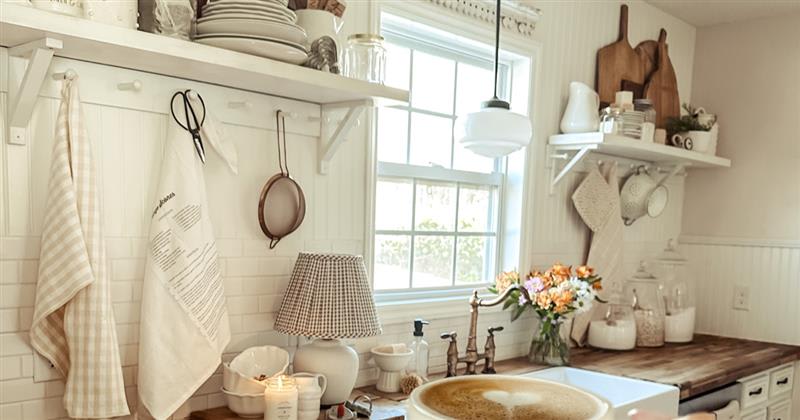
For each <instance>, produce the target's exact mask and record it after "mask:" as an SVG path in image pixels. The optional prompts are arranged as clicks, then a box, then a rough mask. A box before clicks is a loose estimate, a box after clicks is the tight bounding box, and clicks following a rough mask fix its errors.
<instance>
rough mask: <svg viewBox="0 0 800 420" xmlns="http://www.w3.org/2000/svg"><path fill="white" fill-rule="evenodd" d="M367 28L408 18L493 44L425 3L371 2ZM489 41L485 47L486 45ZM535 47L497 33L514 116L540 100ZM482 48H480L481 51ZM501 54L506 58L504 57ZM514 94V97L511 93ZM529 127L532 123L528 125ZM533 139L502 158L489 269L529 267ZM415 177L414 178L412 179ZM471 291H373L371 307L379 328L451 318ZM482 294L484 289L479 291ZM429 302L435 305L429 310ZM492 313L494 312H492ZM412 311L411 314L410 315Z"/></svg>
mask: <svg viewBox="0 0 800 420" xmlns="http://www.w3.org/2000/svg"><path fill="white" fill-rule="evenodd" d="M370 3H371V4H370V13H369V14H370V19H369V21H370V25H369V30H370V31H371V32H372V33H379V32H380V30H381V13H382V12H386V13H390V14H392V15H395V16H398V17H401V18H405V19H409V20H412V21H415V22H418V23H419V24H422V25H426V26H430V27H434V28H438V29H440V30H444V31H447V32H450V33H452V34H453V35H455V36H457V37H460V38H463V39H469V40H473V41H475V43H476V44H479V45H480V44H482V46H483V47H485V46H486V45H487V44H491V42H490V41H491V40H493V39H494V27H493V26H491V25H488V24H486V23H485V22H480V21H477V20H474V19H472V18H469V17H466V16H464V15H460V14H457V13H453V12H449V11H446V10H443V9H442V8H441V7H439V6H435V5H433V4H429V3H427V2H397V1H378V0H376V1H373V2H370ZM487 40H489V42H487ZM541 48H542V47H541V44H540V43H539V42H538V41H535V40H533V39H531V38H529V37H525V36H522V35H519V34H516V33H513V32H511V31H506V30H503V33H502V38H501V60H506V61H508V60H510V61H511V64H510V65H511V66H512V67H513V71H512V73H513V76H512V80H511V81H510V82H511V83H514V82H519V83H520V84H522V83H524V84H526V85H527V86H528V93H527V95H519V94H516V95H514V97H513V98H511V99H512V101H511V104H512V110H515V111H516V112H521V113H525V114H528V115H531V114H532V110H533V109H534V108H535V102H534V99H536V98H538V97H540V96H541V95H535V96H534V95H531V94H530V92H531V91H533V92H537V91H538V90H539V89H538V86H539V84H538V79H537V77H536V76H537V75H538V74H539V73H540V71H539V68H540V65H541V64H540V57H541ZM484 49H485V48H484ZM504 54H510V57H509V56H507V55H504ZM515 93H517V92H515ZM372 117H373V118H374V113H373V115H372ZM375 127H376V125H375V121H372V130H371V131H372V141H370V142H368V151H367V152H368V160H369V162H368V164H369V168H370V169H369V170H368V173H367V200H366V205H367V208H366V215H367V220H368V226H367V229H365V241H364V243H365V245H364V249H365V257H366V258H365V260H366V262H367V264H368V270H369V273H370V277H371V278H372V276H371V274H372V272H373V260H374V255H373V254H374V239H375V185H376V180H377V178H378V173H377V167H378V162H377V148H376V133H375V131H376V130H375V129H374V128H375ZM534 127H536V126H535V124H534ZM535 144H536V135H535V134H534V138H533V139H532V140H531V146H529V147H528V148H527V149H525V150H524V151H520V152H516V153H513V154H512V155H509V156H508V157H506V158H504V159H503V162H504V163H503V169H504V170H505V180H504V182H503V187H502V188H503V190H502V192H501V196H502V197H503V200H501V202H500V203H499V207H500V210H499V211H500V212H501V215H500V221H499V223H500V224H501V226H499V228H498V236H501V235H502V240H500V241H499V242H500V245H499V247H498V258H497V260H498V261H497V264H496V267H495V269H496V270H502V269H510V268H516V267H527V266H529V265H530V260H531V255H530V252H529V249H530V247H531V243H532V240H531V232H530V230H531V227H532V220H530V219H532V217H531V215H529V214H527V213H526V211H525V210H526V208H528V200H529V198H528V197H530V195H531V193H532V190H533V188H532V184H533V182H532V181H533V174H534V173H535V169H536V168H535V167H534V164H535V160H533V159H531V160H530V161H529V159H528V149H532V148H535ZM415 176H416V177H419V174H415ZM473 288H474V286H467V287H465V288H463V289H461V288H457V287H448V288H447V289H444V290H431V289H417V290H415V289H407V290H405V291H403V292H400V293H392V292H384V291H376V302H377V305H378V308H379V313H380V316H381V319H382V321H383V322H385V323H392V322H395V321H397V322H399V321H400V320H407V319H410V317H411V316H428V317H432V318H434V317H437V316H452V315H455V314H457V313H461V312H463V310H464V302H465V301H466V298H467V296H468V294H469V292H470V291H471V290H472V289H473ZM482 293H485V290H482ZM432 303H435V305H432ZM494 309H497V308H494ZM412 312H413V314H412Z"/></svg>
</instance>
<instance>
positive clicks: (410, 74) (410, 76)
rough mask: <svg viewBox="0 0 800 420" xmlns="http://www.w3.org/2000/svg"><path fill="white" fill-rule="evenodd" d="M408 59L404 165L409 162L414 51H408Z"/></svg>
mask: <svg viewBox="0 0 800 420" xmlns="http://www.w3.org/2000/svg"><path fill="white" fill-rule="evenodd" d="M409 52H410V53H409V55H410V57H409V59H408V66H409V68H408V105H409V109H408V111H407V112H406V163H410V162H411V95H412V94H413V92H414V50H413V49H409Z"/></svg>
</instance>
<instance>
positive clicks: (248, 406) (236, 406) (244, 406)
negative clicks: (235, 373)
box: [222, 388, 267, 419]
mask: <svg viewBox="0 0 800 420" xmlns="http://www.w3.org/2000/svg"><path fill="white" fill-rule="evenodd" d="M222 392H223V393H225V399H226V400H228V408H230V409H231V411H233V412H234V413H236V414H237V415H239V417H244V418H247V419H256V418H262V417H264V411H266V410H267V407H266V403H265V402H264V393H260V394H237V393H235V392H231V391H228V390H227V389H225V388H222Z"/></svg>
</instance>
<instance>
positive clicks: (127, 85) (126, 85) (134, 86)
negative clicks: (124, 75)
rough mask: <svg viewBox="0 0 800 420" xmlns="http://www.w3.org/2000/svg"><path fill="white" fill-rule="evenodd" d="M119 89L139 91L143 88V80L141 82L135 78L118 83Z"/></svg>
mask: <svg viewBox="0 0 800 420" xmlns="http://www.w3.org/2000/svg"><path fill="white" fill-rule="evenodd" d="M117 89H119V90H132V91H134V92H138V91H140V90H142V82H140V81H139V80H134V81H132V82H123V83H117Z"/></svg>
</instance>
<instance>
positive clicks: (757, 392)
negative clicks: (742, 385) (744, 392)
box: [748, 387, 764, 397]
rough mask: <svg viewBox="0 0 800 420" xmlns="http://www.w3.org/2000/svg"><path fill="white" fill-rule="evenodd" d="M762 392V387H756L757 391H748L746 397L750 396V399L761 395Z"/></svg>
mask: <svg viewBox="0 0 800 420" xmlns="http://www.w3.org/2000/svg"><path fill="white" fill-rule="evenodd" d="M763 391H764V388H762V387H758V389H757V390H755V391H750V392H749V393H748V395H750V396H751V397H752V396H753V395H761V393H762V392H763Z"/></svg>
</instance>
